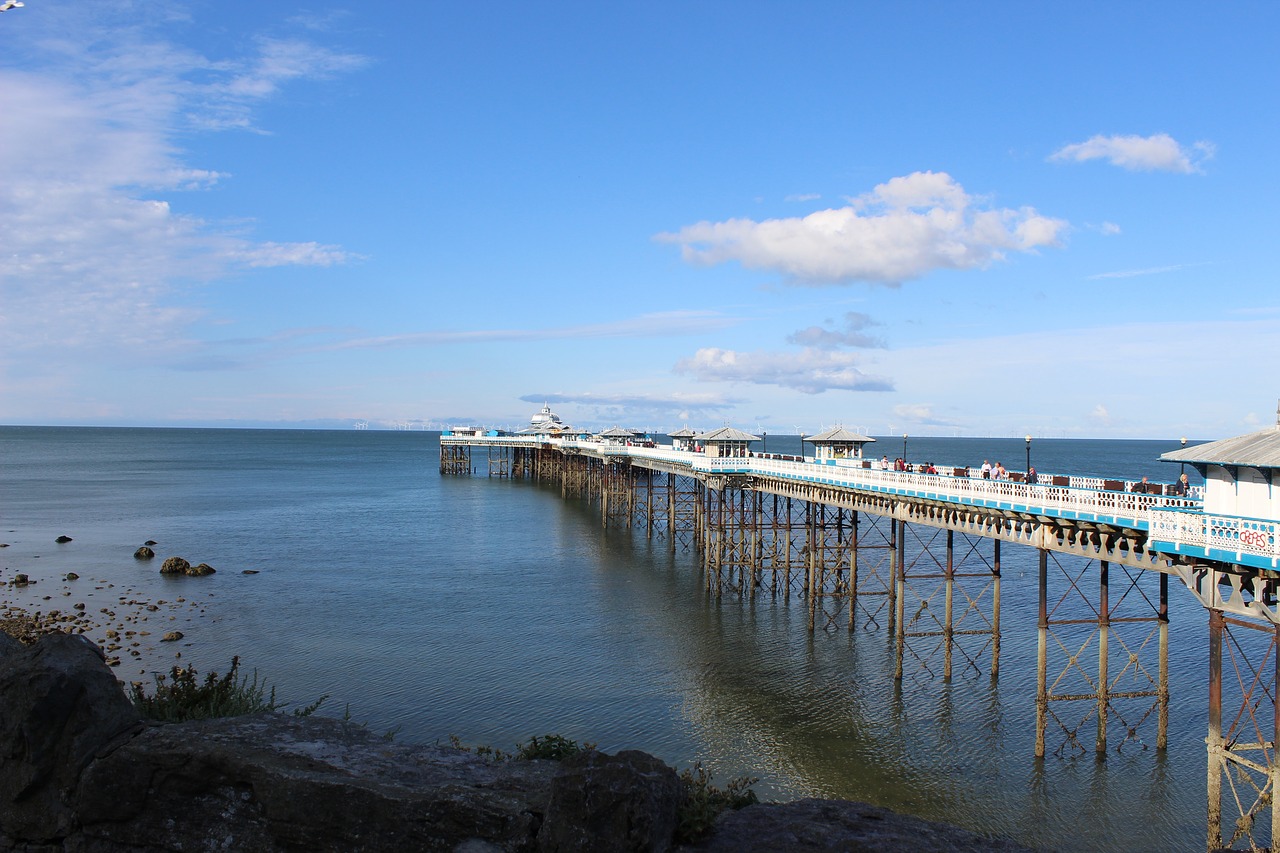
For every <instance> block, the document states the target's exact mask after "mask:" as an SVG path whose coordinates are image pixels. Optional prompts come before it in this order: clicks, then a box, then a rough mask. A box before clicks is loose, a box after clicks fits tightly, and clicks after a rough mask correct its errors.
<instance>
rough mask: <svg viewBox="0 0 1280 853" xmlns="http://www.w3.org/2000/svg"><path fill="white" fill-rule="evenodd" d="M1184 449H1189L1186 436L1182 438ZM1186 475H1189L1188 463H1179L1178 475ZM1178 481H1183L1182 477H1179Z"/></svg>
mask: <svg viewBox="0 0 1280 853" xmlns="http://www.w3.org/2000/svg"><path fill="white" fill-rule="evenodd" d="M1182 449H1183V450H1186V449H1187V437H1186V436H1185V435H1184V436H1183V437H1182ZM1185 473H1187V463H1186V462H1179V463H1178V474H1179V475H1182V474H1185ZM1178 479H1179V480H1181V479H1182V477H1181V476H1179V477H1178Z"/></svg>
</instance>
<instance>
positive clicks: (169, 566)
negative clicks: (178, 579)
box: [160, 557, 191, 575]
mask: <svg viewBox="0 0 1280 853" xmlns="http://www.w3.org/2000/svg"><path fill="white" fill-rule="evenodd" d="M190 568H191V564H190V563H188V562H187V561H186V560H184V559H182V558H181V557H170V558H168V559H167V560H165V561H164V563H162V564H161V565H160V574H162V575H182V574H186V573H187V570H188V569H190Z"/></svg>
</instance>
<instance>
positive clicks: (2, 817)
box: [0, 633, 1026, 853]
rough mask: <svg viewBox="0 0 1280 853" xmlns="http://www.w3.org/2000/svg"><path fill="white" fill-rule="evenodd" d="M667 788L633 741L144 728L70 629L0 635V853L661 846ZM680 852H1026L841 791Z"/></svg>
mask: <svg viewBox="0 0 1280 853" xmlns="http://www.w3.org/2000/svg"><path fill="white" fill-rule="evenodd" d="M681 793H682V791H681V783H680V781H679V779H678V778H677V776H676V774H675V771H674V770H672V769H671V768H669V767H667V766H666V765H664V764H663V763H662V762H661V761H659V760H658V759H656V758H654V757H652V756H650V755H646V754H645V753H641V752H622V753H619V754H617V755H613V756H611V755H607V754H604V753H600V752H596V751H594V750H589V751H587V752H584V753H580V754H578V755H576V756H572V757H570V758H568V759H566V760H565V761H564V762H563V763H559V762H555V761H545V760H539V761H503V760H497V759H491V758H488V757H485V756H481V755H477V754H475V753H472V752H470V751H468V750H465V749H458V748H453V747H447V746H440V745H428V746H418V745H412V744H401V743H396V742H392V741H389V740H387V739H386V738H383V737H379V736H377V735H375V734H373V733H371V732H370V731H369V730H368V729H366V728H364V727H362V726H358V725H354V724H351V723H348V722H345V721H341V720H335V719H329V718H324V717H318V716H308V717H296V716H293V715H291V714H279V713H270V712H268V713H263V714H255V715H250V716H242V717H224V718H219V719H211V720H197V721H189V722H183V723H167V724H157V723H146V722H144V721H142V720H141V719H140V718H139V716H138V712H137V711H136V710H135V709H134V707H133V704H132V703H131V702H130V701H129V700H128V698H126V696H125V694H124V692H123V690H122V689H121V687H120V685H119V683H118V682H117V681H116V680H115V678H114V676H113V675H112V674H111V670H110V669H109V668H108V667H107V665H106V663H105V662H104V661H103V657H102V653H101V652H100V651H99V650H98V648H97V647H96V646H94V645H93V644H92V643H90V642H89V641H87V640H85V639H84V638H83V637H79V636H70V635H65V634H59V633H54V634H49V635H46V636H42V637H40V638H39V640H38V641H37V642H36V644H35V645H33V646H23V645H21V644H19V643H16V641H13V640H11V639H9V638H8V637H6V636H4V635H2V634H0V850H16V851H24V853H53V851H55V850H79V851H100V852H101V853H110V851H115V853H124V851H131V853H152V851H154V853H161V851H173V850H253V851H260V853H277V851H279V852H280V853H283V851H297V850H309V851H311V850H314V851H335V852H336V851H347V850H361V851H366V853H379V851H388V853H391V851H395V853H401V851H405V850H426V851H467V852H468V853H480V851H484V853H497V851H511V853H514V852H515V851H521V853H534V851H538V852H539V853H551V851H557V853H559V851H578V850H584V851H585V850H608V851H614V850H637V851H638V850H645V851H662V850H668V849H670V847H671V844H672V836H673V834H674V829H675V826H676V810H677V806H678V802H679V799H680V796H681ZM680 849H681V850H682V851H688V852H689V853H692V851H747V853H752V851H766V850H767V851H770V853H800V851H831V850H859V851H870V853H890V851H893V853H898V851H916V850H930V851H940V853H977V851H980V850H981V851H1007V853H1012V851H1025V850H1026V848H1023V847H1019V846H1018V845H1016V844H1013V843H1011V842H1007V841H1001V840H998V839H990V838H985V837H982V836H979V835H977V834H975V833H971V832H967V831H965V830H961V829H957V828H955V827H951V826H947V825H944V824H936V823H930V822H928V821H924V820H921V819H918V818H913V817H909V816H905V815H898V814H894V813H893V812H890V811H888V810H886V809H881V808H877V807H874V806H868V805H865V804H862V803H853V802H845V801H837V800H801V801H799V802H795V803H767V804H757V805H752V806H748V807H747V808H745V809H742V810H740V811H736V812H727V813H725V814H723V815H721V816H720V818H719V819H718V820H717V821H716V823H715V826H714V827H713V833H712V835H711V837H710V838H708V839H707V840H705V841H702V842H699V843H698V844H695V845H690V846H687V847H682V848H680Z"/></svg>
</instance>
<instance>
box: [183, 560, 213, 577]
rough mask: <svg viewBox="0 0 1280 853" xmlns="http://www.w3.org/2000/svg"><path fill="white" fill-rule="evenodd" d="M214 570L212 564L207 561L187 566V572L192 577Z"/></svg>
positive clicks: (211, 572)
mask: <svg viewBox="0 0 1280 853" xmlns="http://www.w3.org/2000/svg"><path fill="white" fill-rule="evenodd" d="M215 571H216V570H215V569H214V568H213V566H211V565H209V564H208V563H201V564H200V565H198V566H189V567H188V568H187V574H189V575H191V576H192V577H200V576H201V575H211V574H213V573H214V572H215Z"/></svg>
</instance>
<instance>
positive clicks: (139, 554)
mask: <svg viewBox="0 0 1280 853" xmlns="http://www.w3.org/2000/svg"><path fill="white" fill-rule="evenodd" d="M155 555H156V552H155V551H152V550H151V549H150V548H148V547H147V546H146V545H143V546H142V547H141V548H139V549H138V550H136V551H134V552H133V558H134V559H135V560H150V559H152V558H153V557H155Z"/></svg>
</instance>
